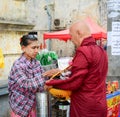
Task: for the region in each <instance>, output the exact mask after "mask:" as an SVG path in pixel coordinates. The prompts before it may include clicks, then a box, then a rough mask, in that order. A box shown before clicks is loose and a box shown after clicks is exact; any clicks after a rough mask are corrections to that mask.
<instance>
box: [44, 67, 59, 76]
mask: <svg viewBox="0 0 120 117" xmlns="http://www.w3.org/2000/svg"><path fill="white" fill-rule="evenodd" d="M59 72H61V70H60V69H58V68H57V69H51V70H48V71H46V72H44V73H43V74H42V75H43V76H44V77H51V76H53V75H55V74H56V73H59Z"/></svg>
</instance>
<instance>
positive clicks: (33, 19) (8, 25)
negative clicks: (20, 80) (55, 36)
mask: <svg viewBox="0 0 120 117" xmlns="http://www.w3.org/2000/svg"><path fill="white" fill-rule="evenodd" d="M104 3H105V1H104V0H74V1H73V0H65V1H62V0H4V1H0V12H1V15H0V48H2V50H3V54H4V57H5V68H4V69H1V70H0V71H1V72H2V74H1V75H0V80H1V79H7V77H8V74H9V71H10V68H11V65H12V64H13V62H14V61H15V59H16V58H18V57H19V56H20V54H21V48H20V46H19V38H20V37H21V36H22V35H23V34H26V33H28V32H30V31H37V32H38V38H39V43H43V33H44V32H45V31H57V30H61V29H65V28H69V25H70V24H71V23H72V22H74V21H76V20H78V19H81V18H84V17H86V16H91V17H92V18H93V20H95V21H97V22H98V23H99V24H103V26H104V27H106V25H105V22H106V21H105V18H104V17H105V15H103V14H104V12H105V11H104V10H100V9H105V7H103V6H105V5H104ZM101 14H102V15H103V16H102V18H101V16H100V15H101ZM55 19H59V20H60V25H59V26H55V25H54V21H55ZM103 21H104V22H103ZM101 22H102V23H101ZM46 43H47V47H48V46H50V48H51V50H53V51H56V52H57V54H58V56H59V57H60V56H72V55H73V53H74V46H73V44H72V43H71V42H69V41H68V42H67V43H66V42H63V41H59V40H54V41H51V42H50V41H47V42H46Z"/></svg>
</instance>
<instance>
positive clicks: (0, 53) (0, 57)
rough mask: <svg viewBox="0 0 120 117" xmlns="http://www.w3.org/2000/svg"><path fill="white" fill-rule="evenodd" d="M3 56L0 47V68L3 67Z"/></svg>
mask: <svg viewBox="0 0 120 117" xmlns="http://www.w3.org/2000/svg"><path fill="white" fill-rule="evenodd" d="M4 66H5V65H4V56H3V53H2V49H0V68H4Z"/></svg>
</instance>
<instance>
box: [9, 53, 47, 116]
mask: <svg viewBox="0 0 120 117" xmlns="http://www.w3.org/2000/svg"><path fill="white" fill-rule="evenodd" d="M42 73H43V69H42V68H41V65H40V63H39V61H37V60H36V59H33V60H32V61H29V60H27V59H26V58H25V57H24V56H23V55H22V56H21V57H20V58H19V59H17V60H16V61H15V62H14V64H13V66H12V68H11V71H10V74H9V77H8V91H9V104H10V107H11V109H12V110H13V112H15V113H16V114H18V115H20V116H21V117H27V116H28V114H29V112H30V111H31V109H32V108H33V106H34V105H35V103H36V98H35V96H36V92H42V91H43V90H44V88H43V86H44V83H45V80H44V78H42V75H41V74H42Z"/></svg>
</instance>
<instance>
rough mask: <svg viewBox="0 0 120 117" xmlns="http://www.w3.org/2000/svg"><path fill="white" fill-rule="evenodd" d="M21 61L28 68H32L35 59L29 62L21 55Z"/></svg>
mask: <svg viewBox="0 0 120 117" xmlns="http://www.w3.org/2000/svg"><path fill="white" fill-rule="evenodd" d="M21 60H22V61H23V62H25V63H26V64H27V65H28V66H29V67H30V68H32V66H33V64H35V59H32V61H30V60H28V59H27V58H26V57H25V56H24V54H22V55H21Z"/></svg>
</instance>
